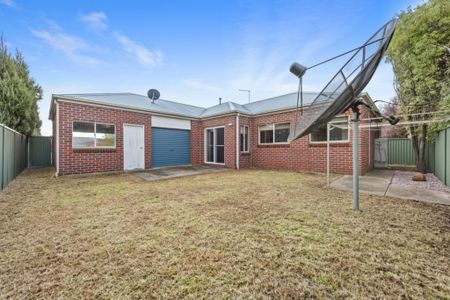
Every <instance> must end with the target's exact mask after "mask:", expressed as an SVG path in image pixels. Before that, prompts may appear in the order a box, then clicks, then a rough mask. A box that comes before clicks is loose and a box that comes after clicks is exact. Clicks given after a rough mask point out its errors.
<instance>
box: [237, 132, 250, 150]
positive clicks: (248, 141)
mask: <svg viewBox="0 0 450 300" xmlns="http://www.w3.org/2000/svg"><path fill="white" fill-rule="evenodd" d="M241 128H244V136H245V128H247V150H244V151H241V153H250V127H249V126H248V125H242V126H241ZM240 141H241V134H240V132H239V142H240ZM240 150H241V147H240V145H239V151H240Z"/></svg>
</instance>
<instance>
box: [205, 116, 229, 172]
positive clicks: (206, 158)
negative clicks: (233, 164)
mask: <svg viewBox="0 0 450 300" xmlns="http://www.w3.org/2000/svg"><path fill="white" fill-rule="evenodd" d="M220 128H223V145H217V134H216V132H217V129H220ZM208 130H212V131H213V132H214V139H213V149H214V150H213V151H214V152H213V160H214V161H208V145H207V133H208ZM225 138H226V130H225V126H224V125H222V126H213V127H206V128H204V130H203V144H204V145H203V150H204V151H203V152H204V155H203V159H204V163H205V164H212V165H220V166H224V165H225V157H226V156H225V145H226V142H225ZM217 146H219V147H223V163H220V162H219V163H218V162H216V161H217V153H216V147H217Z"/></svg>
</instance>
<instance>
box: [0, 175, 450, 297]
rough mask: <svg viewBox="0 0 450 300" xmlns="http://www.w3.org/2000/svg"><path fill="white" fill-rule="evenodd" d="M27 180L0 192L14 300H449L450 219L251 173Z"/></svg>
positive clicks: (0, 237) (1, 263)
mask: <svg viewBox="0 0 450 300" xmlns="http://www.w3.org/2000/svg"><path fill="white" fill-rule="evenodd" d="M51 175H52V171H51V170H27V171H26V172H25V173H24V174H23V175H21V176H19V177H18V178H17V179H16V180H15V181H14V182H12V183H11V184H10V186H9V187H8V188H7V189H6V190H4V191H3V192H0V293H1V295H2V297H4V298H169V299H174V298H191V299H197V298H213V299H217V298H243V299H244V298H245V299H248V298H397V297H401V298H428V299H431V298H447V299H448V298H450V271H449V270H450V266H449V264H450V263H449V261H450V260H449V258H450V257H449V256H450V254H449V253H450V251H449V250H450V247H449V246H450V242H449V241H450V234H449V232H450V208H448V207H445V206H439V205H430V204H422V203H416V202H410V201H403V200H397V199H384V198H379V197H374V196H362V199H361V201H362V212H361V213H355V212H353V211H352V210H351V194H349V193H346V192H340V191H336V190H329V189H326V188H324V187H323V184H324V177H323V176H319V175H311V174H298V173H291V172H281V171H267V170H243V171H239V172H234V171H230V172H225V173H218V174H209V175H201V176H194V177H185V178H178V179H174V180H165V181H158V182H145V181H142V180H141V179H138V178H136V177H134V176H132V175H128V174H120V175H108V176H106V175H105V176H91V177H63V178H57V179H55V178H52V176H51Z"/></svg>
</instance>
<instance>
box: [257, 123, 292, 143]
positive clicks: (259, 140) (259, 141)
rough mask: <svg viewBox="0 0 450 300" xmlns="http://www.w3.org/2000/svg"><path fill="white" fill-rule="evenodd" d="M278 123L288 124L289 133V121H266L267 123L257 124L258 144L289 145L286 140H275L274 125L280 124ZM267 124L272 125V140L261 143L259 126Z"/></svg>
mask: <svg viewBox="0 0 450 300" xmlns="http://www.w3.org/2000/svg"><path fill="white" fill-rule="evenodd" d="M280 124H288V125H289V134H291V122H286V121H285V122H276V123H268V124H259V125H258V145H263V146H264V145H289V144H290V142H289V141H286V142H276V141H275V125H280ZM267 125H272V135H273V136H272V139H273V142H272V143H261V127H262V126H267Z"/></svg>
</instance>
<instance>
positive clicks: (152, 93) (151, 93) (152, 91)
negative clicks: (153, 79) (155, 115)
mask: <svg viewBox="0 0 450 300" xmlns="http://www.w3.org/2000/svg"><path fill="white" fill-rule="evenodd" d="M147 96H148V97H149V98H150V99H152V103H153V102H155V100H158V99H159V96H160V94H159V91H158V90H157V89H150V90H148V92H147Z"/></svg>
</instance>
